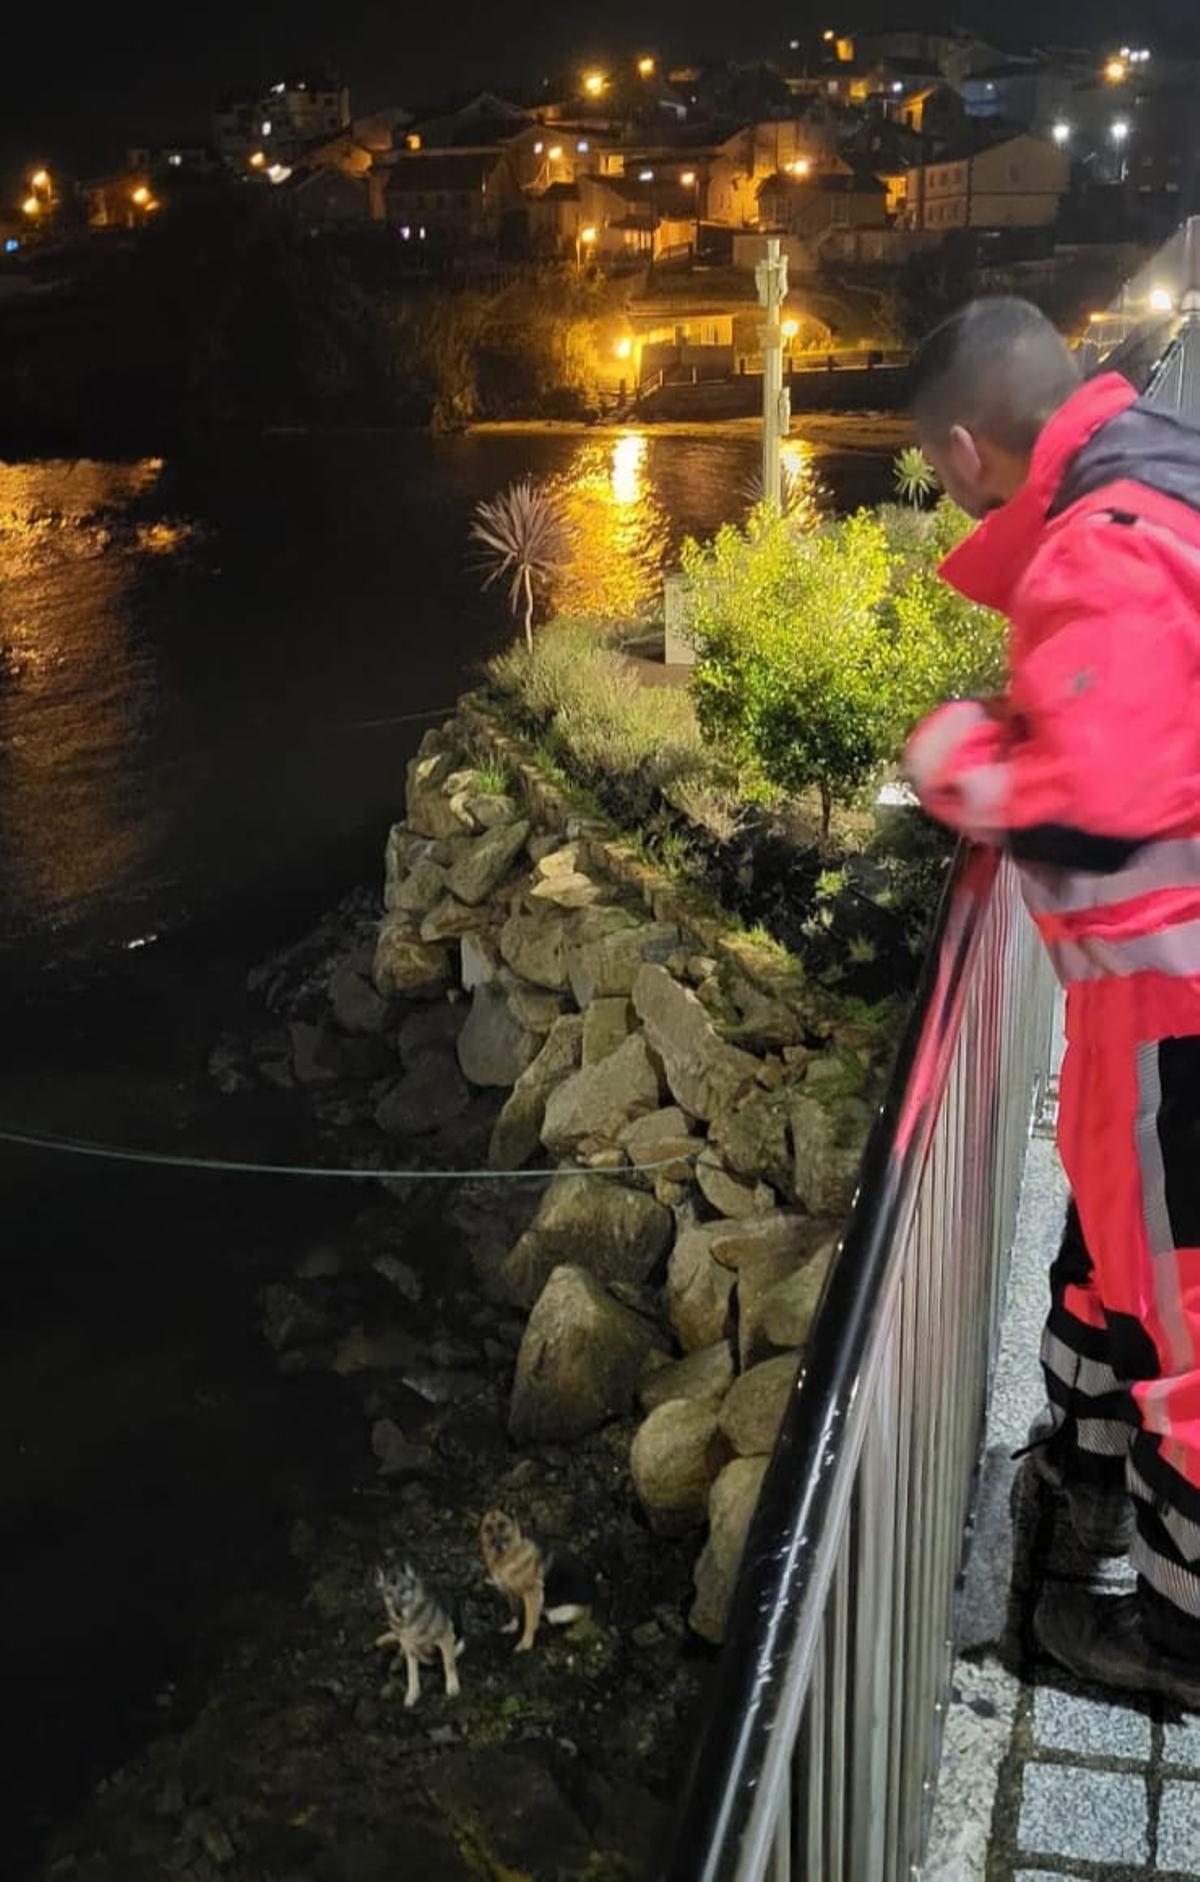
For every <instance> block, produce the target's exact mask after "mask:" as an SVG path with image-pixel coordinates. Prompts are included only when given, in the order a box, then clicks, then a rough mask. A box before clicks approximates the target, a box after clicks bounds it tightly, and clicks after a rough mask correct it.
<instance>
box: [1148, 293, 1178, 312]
mask: <svg viewBox="0 0 1200 1882" xmlns="http://www.w3.org/2000/svg"><path fill="white" fill-rule="evenodd" d="M1150 305H1151V307H1152V308H1153V309H1154V312H1155V313H1156V314H1169V313H1172V312H1173V311H1174V307H1175V302H1174V299H1173V298H1172V295H1171V291H1170V289H1169V288H1152V289H1151V290H1150Z"/></svg>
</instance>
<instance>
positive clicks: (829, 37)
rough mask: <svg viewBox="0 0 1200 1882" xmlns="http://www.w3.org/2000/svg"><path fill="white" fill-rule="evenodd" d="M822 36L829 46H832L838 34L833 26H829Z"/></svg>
mask: <svg viewBox="0 0 1200 1882" xmlns="http://www.w3.org/2000/svg"><path fill="white" fill-rule="evenodd" d="M821 38H822V39H823V40H824V41H825V44H826V45H827V46H831V45H832V44H833V42H834V40H835V39H836V38H837V34H836V33H835V32H834V30H833V28H832V26H827V27H826V28H825V31H824V32H823V33H822V34H821Z"/></svg>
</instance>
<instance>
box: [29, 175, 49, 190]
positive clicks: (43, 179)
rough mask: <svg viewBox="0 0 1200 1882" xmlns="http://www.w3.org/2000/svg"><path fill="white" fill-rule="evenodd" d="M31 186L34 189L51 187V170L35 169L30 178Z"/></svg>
mask: <svg viewBox="0 0 1200 1882" xmlns="http://www.w3.org/2000/svg"><path fill="white" fill-rule="evenodd" d="M29 187H30V189H34V190H48V189H49V188H50V172H49V170H35V171H34V173H33V175H32V176H31V177H30V179H29Z"/></svg>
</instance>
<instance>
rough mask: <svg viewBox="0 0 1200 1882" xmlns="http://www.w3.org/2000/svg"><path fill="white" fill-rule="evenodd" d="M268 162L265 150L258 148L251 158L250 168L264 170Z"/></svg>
mask: <svg viewBox="0 0 1200 1882" xmlns="http://www.w3.org/2000/svg"><path fill="white" fill-rule="evenodd" d="M266 164H267V159H266V154H265V152H263V151H261V150H256V151H255V152H254V155H253V156H252V157H251V159H250V168H251V169H252V170H264V169H265V168H266Z"/></svg>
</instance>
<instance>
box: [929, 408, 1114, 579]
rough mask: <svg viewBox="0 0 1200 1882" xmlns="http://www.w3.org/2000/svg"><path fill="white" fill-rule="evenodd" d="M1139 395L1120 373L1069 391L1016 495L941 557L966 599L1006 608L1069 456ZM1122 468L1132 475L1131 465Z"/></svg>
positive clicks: (1044, 431) (1040, 440)
mask: <svg viewBox="0 0 1200 1882" xmlns="http://www.w3.org/2000/svg"><path fill="white" fill-rule="evenodd" d="M1136 401H1137V393H1136V392H1135V391H1134V389H1133V387H1132V386H1131V385H1130V383H1129V381H1128V380H1127V379H1123V378H1122V377H1121V375H1120V374H1119V373H1102V374H1101V375H1100V376H1099V377H1098V378H1096V379H1089V380H1088V381H1087V382H1086V384H1084V385H1082V386H1080V387H1079V390H1078V391H1077V392H1073V393H1072V394H1071V397H1070V398H1069V399H1068V400H1067V402H1066V404H1065V405H1061V406H1060V407H1059V409H1058V411H1057V412H1055V414H1054V416H1053V417H1052V418H1051V419H1050V420H1049V422H1048V423H1047V424H1046V425H1045V426H1044V427H1043V428H1042V432H1041V435H1040V437H1039V438H1038V441H1037V443H1036V444H1035V445H1034V448H1033V456H1032V458H1031V459H1030V464H1029V475H1028V476H1027V477H1026V479H1025V482H1024V483H1023V484H1022V485H1021V488H1020V489H1019V490H1018V491H1017V493H1016V495H1015V496H1013V497H1011V498H1010V499H1009V501H1008V502H1007V503H1005V504H1003V505H1002V507H1001V508H1000V509H998V510H994V511H993V512H992V514H991V515H990V516H987V517H985V518H984V520H983V521H982V522H981V523H980V524H979V525H978V526H977V527H976V528H975V529H973V530H972V532H971V534H970V535H969V536H968V537H967V538H966V540H965V541H964V542H961V543H960V544H959V545H958V547H957V549H953V550H951V552H950V554H949V555H948V556H947V557H946V560H945V561H944V562H943V563H942V571H941V572H942V574H943V576H944V577H945V579H946V580H947V581H948V582H949V583H950V584H951V586H952V587H954V588H957V589H958V591H959V593H960V594H963V595H965V596H966V597H967V599H968V601H977V602H979V603H981V604H982V605H983V606H984V607H988V608H997V609H999V610H1000V612H1001V613H1006V612H1007V608H1008V600H1009V597H1010V596H1011V595H1012V593H1013V590H1014V589H1015V588H1016V586H1017V584H1018V582H1019V581H1020V579H1021V577H1022V575H1023V574H1024V572H1025V569H1026V566H1027V564H1028V562H1029V559H1030V557H1031V556H1032V554H1033V552H1034V550H1035V549H1036V547H1037V544H1038V538H1039V536H1040V535H1041V530H1042V525H1043V524H1044V523H1045V521H1046V518H1047V516H1048V515H1049V514H1050V512H1051V509H1052V508H1053V507H1054V504H1055V499H1056V497H1057V496H1058V492H1059V488H1060V486H1061V485H1062V482H1063V479H1064V476H1065V474H1066V471H1067V467H1068V465H1069V464H1070V463H1071V460H1072V459H1073V458H1074V457H1075V456H1076V455H1077V454H1078V453H1079V452H1080V451H1081V450H1082V449H1083V447H1084V446H1085V445H1086V444H1088V443H1089V441H1090V440H1091V439H1092V438H1094V437H1095V435H1096V433H1097V432H1098V431H1099V430H1100V428H1101V426H1104V425H1109V424H1111V422H1112V421H1113V420H1114V419H1117V418H1119V417H1120V415H1121V414H1122V413H1123V412H1126V411H1128V410H1129V407H1130V406H1132V405H1134V404H1135V403H1136ZM1119 474H1124V475H1128V466H1126V468H1125V471H1124V472H1123V473H1119ZM1108 481H1110V482H1115V481H1117V479H1116V478H1110V479H1108ZM1080 494H1081V495H1082V494H1083V493H1082V492H1080Z"/></svg>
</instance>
